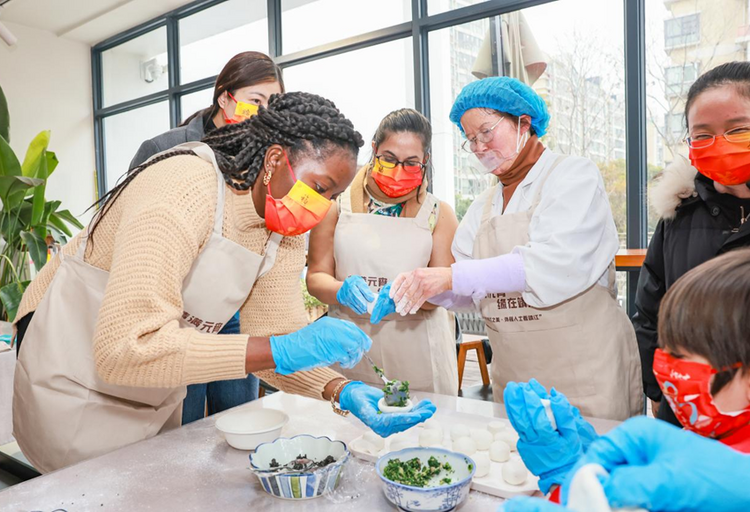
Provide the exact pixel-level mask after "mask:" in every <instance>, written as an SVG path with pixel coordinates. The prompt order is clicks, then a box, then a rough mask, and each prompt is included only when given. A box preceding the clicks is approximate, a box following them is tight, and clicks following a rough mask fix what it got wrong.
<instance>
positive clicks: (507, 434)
mask: <svg viewBox="0 0 750 512" xmlns="http://www.w3.org/2000/svg"><path fill="white" fill-rule="evenodd" d="M495 441H503V442H504V443H505V444H507V445H508V446H510V449H511V451H516V446H517V445H518V432H516V431H515V430H512V429H508V430H503V431H502V432H498V433H497V434H495Z"/></svg>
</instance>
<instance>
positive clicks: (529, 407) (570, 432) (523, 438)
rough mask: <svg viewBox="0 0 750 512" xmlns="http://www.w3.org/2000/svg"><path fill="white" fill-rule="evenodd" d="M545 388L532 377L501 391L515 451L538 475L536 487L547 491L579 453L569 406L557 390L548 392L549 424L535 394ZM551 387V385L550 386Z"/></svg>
mask: <svg viewBox="0 0 750 512" xmlns="http://www.w3.org/2000/svg"><path fill="white" fill-rule="evenodd" d="M534 388H537V390H539V389H538V388H541V390H539V391H542V390H543V391H544V393H543V394H544V395H547V392H546V390H544V388H543V387H542V386H541V385H540V384H539V383H538V382H536V381H534V384H533V386H532V384H531V383H529V384H525V383H521V384H517V383H515V382H509V383H508V385H507V386H506V387H505V392H504V393H503V400H504V402H505V410H506V412H507V413H508V419H509V420H510V422H511V424H512V425H513V428H514V429H515V430H516V431H517V432H518V436H519V440H518V453H519V454H520V455H521V458H522V459H523V462H524V464H526V467H527V468H529V471H531V472H532V473H533V474H535V475H536V476H538V477H539V490H541V491H542V492H543V493H545V494H547V492H549V490H550V488H551V487H552V486H553V485H554V484H562V483H563V482H564V481H565V477H566V475H567V474H568V472H569V471H570V470H571V469H572V468H573V466H574V465H575V463H576V462H577V461H578V459H580V458H581V456H582V455H583V446H582V444H581V438H580V436H579V435H578V429H577V425H576V420H575V416H574V414H573V407H572V406H571V405H570V403H569V402H568V400H567V399H566V398H565V396H564V395H562V394H561V393H555V394H554V396H550V397H549V400H550V406H551V409H552V414H553V415H554V417H555V422H556V423H557V429H555V428H554V427H553V426H552V423H550V420H549V418H548V417H547V413H546V411H545V409H544V405H543V404H542V402H541V399H540V397H539V394H538V393H537V391H535V389H534ZM553 391H554V389H553Z"/></svg>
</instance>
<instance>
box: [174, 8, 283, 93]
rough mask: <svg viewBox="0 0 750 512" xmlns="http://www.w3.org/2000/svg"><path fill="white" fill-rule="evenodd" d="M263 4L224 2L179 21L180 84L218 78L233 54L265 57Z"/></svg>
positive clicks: (266, 46)
mask: <svg viewBox="0 0 750 512" xmlns="http://www.w3.org/2000/svg"><path fill="white" fill-rule="evenodd" d="M266 6H267V2H266V1H265V0H227V1H226V2H222V3H220V4H218V5H215V6H214V7H211V8H209V9H206V10H204V11H200V12H198V13H196V14H193V15H192V16H188V17H186V18H183V19H181V20H180V81H181V82H182V83H184V84H185V83H190V82H193V81H195V80H200V79H201V78H206V77H207V76H214V75H218V74H219V71H221V68H223V67H224V64H226V63H227V61H228V60H229V59H231V58H232V57H233V56H234V55H235V54H237V53H240V52H246V51H258V52H263V53H268V17H267V14H266Z"/></svg>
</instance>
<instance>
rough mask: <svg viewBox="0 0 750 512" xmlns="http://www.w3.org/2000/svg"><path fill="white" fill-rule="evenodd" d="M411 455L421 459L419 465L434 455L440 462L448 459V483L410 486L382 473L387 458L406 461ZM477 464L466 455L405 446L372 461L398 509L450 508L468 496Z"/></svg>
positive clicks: (427, 510)
mask: <svg viewBox="0 0 750 512" xmlns="http://www.w3.org/2000/svg"><path fill="white" fill-rule="evenodd" d="M414 457H417V458H418V459H419V460H421V461H422V464H427V461H428V460H429V459H430V457H435V458H436V459H437V460H438V461H440V463H441V464H442V463H445V462H448V463H449V464H450V465H451V466H452V467H453V470H454V473H452V474H450V475H447V476H448V477H449V478H450V479H451V483H450V484H446V485H439V486H436V487H412V486H410V485H404V484H401V483H398V482H393V481H391V480H388V479H387V478H386V477H385V476H383V469H384V468H385V466H386V465H387V464H388V461H389V460H391V459H401V460H402V461H404V462H406V461H408V460H411V459H413V458H414ZM476 467H477V465H476V463H475V462H474V461H473V460H472V459H471V458H469V457H467V456H466V455H463V454H460V453H456V452H451V451H448V450H443V449H441V448H407V449H405V450H400V451H397V452H392V453H388V454H386V455H383V456H382V457H380V458H379V459H378V462H377V463H376V464H375V469H376V471H377V472H378V476H379V477H380V479H381V480H382V481H383V485H384V488H383V491H384V492H385V497H386V498H388V501H390V502H391V503H393V504H394V505H396V506H397V507H398V508H399V509H401V510H406V511H408V512H437V511H441V512H446V511H448V510H453V509H454V508H456V507H457V506H458V505H459V504H460V503H461V502H462V501H463V500H465V499H466V497H467V496H468V495H469V491H470V490H471V479H472V478H473V477H474V473H475V472H476V470H477V469H476ZM441 476H442V475H441Z"/></svg>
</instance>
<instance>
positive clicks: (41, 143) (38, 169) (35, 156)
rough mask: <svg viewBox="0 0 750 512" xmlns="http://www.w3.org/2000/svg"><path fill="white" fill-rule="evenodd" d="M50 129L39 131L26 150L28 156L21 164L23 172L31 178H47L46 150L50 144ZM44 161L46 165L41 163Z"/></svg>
mask: <svg viewBox="0 0 750 512" xmlns="http://www.w3.org/2000/svg"><path fill="white" fill-rule="evenodd" d="M49 138H50V131H49V130H45V131H43V132H39V134H38V135H37V136H36V137H34V140H32V141H31V144H29V148H28V149H27V150H26V157H25V158H24V159H23V164H21V172H23V175H24V176H28V177H29V178H40V179H43V180H44V179H47V165H46V163H47V157H46V155H45V151H46V150H47V146H49ZM42 163H44V165H41V164H42Z"/></svg>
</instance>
